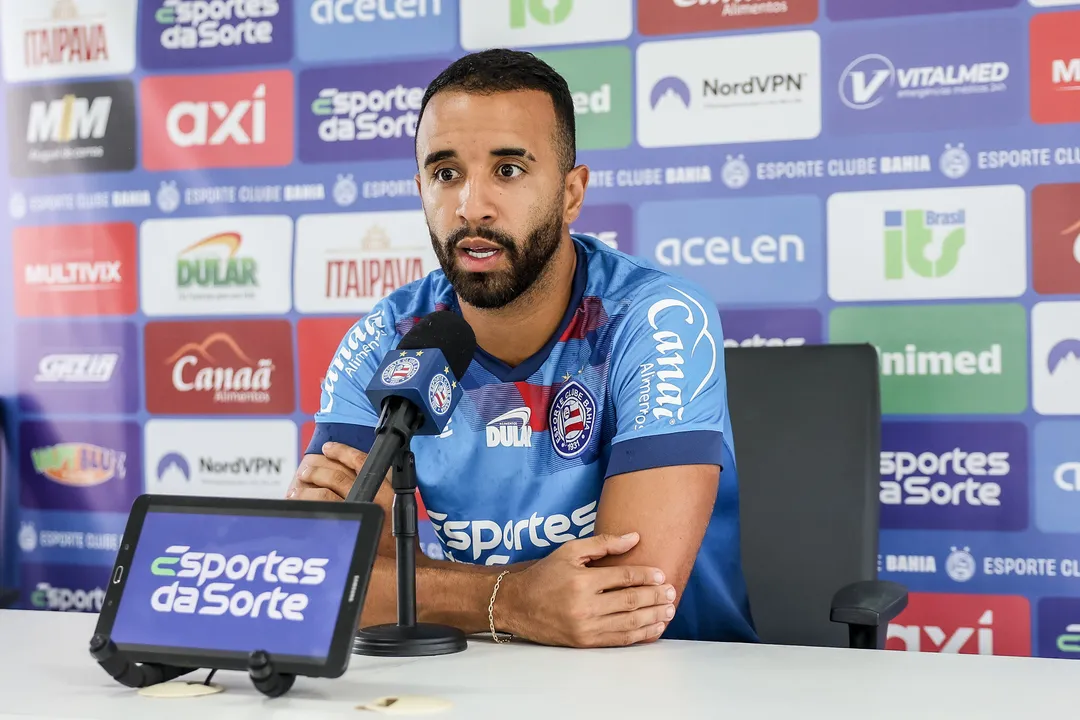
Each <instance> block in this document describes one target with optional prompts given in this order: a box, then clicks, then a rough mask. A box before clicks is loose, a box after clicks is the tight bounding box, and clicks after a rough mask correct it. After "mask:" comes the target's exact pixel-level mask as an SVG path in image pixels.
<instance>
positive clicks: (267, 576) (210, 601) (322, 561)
mask: <svg viewBox="0 0 1080 720" xmlns="http://www.w3.org/2000/svg"><path fill="white" fill-rule="evenodd" d="M329 562H330V559H329V558H325V557H312V558H306V559H305V558H300V557H290V556H283V555H278V554H277V552H276V551H273V550H271V551H270V552H269V553H268V554H266V555H257V556H255V557H254V558H251V557H248V556H247V555H244V554H236V555H232V556H230V557H228V558H226V557H225V556H224V555H222V554H221V553H215V552H200V551H192V550H191V546H189V545H170V546H169V547H167V548H166V549H165V554H164V555H161V556H159V557H156V558H154V560H153V561H152V562H151V563H150V572H151V574H153V575H156V576H158V577H175V578H177V579H176V580H175V581H173V582H172V583H169V584H167V585H162V586H160V587H158V588H157V589H156V590H154V591H153V594H151V596H150V606H151V607H152V608H153V609H154V611H155V612H159V613H184V614H195V613H198V614H199V615H224V614H225V613H229V614H230V615H232V616H233V617H249V618H257V617H260V615H265V617H267V618H270V619H271V620H293V621H302V620H303V619H304V610H305V609H306V608H307V606H308V596H307V594H305V593H303V592H287V591H285V590H284V589H283V588H282V585H287V584H298V585H306V586H317V585H321V584H322V583H323V581H324V580H326V570H325V569H324V568H325V567H326V565H327V563H329ZM223 575H224V576H225V579H224V580H219V578H221V577H222V576H223ZM210 581H214V582H210ZM256 582H258V583H276V584H277V586H276V587H274V588H272V589H271V590H265V591H263V592H260V593H258V594H257V595H256V594H255V593H253V592H252V591H251V590H248V589H243V584H244V583H256Z"/></svg>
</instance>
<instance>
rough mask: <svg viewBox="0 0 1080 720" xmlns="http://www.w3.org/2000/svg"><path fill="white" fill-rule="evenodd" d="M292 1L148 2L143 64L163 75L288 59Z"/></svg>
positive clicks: (141, 30) (143, 29) (144, 16)
mask: <svg viewBox="0 0 1080 720" xmlns="http://www.w3.org/2000/svg"><path fill="white" fill-rule="evenodd" d="M292 5H293V0H242V1H240V2H220V1H219V0H149V1H148V2H145V3H143V11H142V16H141V21H140V23H139V36H140V37H141V38H142V49H141V55H142V64H143V66H144V67H147V68H151V69H155V70H162V69H170V68H189V67H208V66H214V67H228V66H233V65H269V64H273V63H279V62H285V61H287V60H289V58H291V57H292V46H293V37H292V24H293V7H292Z"/></svg>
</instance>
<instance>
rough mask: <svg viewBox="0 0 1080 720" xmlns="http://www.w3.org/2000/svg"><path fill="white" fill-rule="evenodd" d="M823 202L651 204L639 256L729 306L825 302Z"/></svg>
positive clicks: (641, 214)
mask: <svg viewBox="0 0 1080 720" xmlns="http://www.w3.org/2000/svg"><path fill="white" fill-rule="evenodd" d="M821 226H822V223H821V201H820V200H818V198H817V197H812V196H808V195H797V196H787V197H783V198H748V199H743V200H708V199H706V200H679V201H673V202H647V203H644V204H643V205H642V206H641V207H640V208H639V209H638V232H637V239H638V252H639V253H640V254H641V255H643V256H645V257H646V258H648V259H649V260H650V261H652V262H654V263H656V264H658V265H659V266H660V267H662V268H665V269H669V270H671V271H672V272H674V273H677V274H680V275H683V276H684V277H686V278H688V279H690V280H692V281H694V282H696V283H698V284H700V285H701V286H702V287H704V288H707V289H708V291H709V292H710V293H711V295H712V297H713V299H714V300H715V301H716V302H717V303H719V304H721V305H728V306H736V305H746V304H753V303H765V302H770V303H771V302H810V301H813V300H816V299H817V298H819V297H820V296H821V292H822V280H823V274H824V273H823V265H824V248H823V247H822V244H823V239H822V232H821V229H822V228H821Z"/></svg>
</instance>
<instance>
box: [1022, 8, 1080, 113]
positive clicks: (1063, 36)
mask: <svg viewBox="0 0 1080 720" xmlns="http://www.w3.org/2000/svg"><path fill="white" fill-rule="evenodd" d="M1030 28H1031V38H1030V42H1031V118H1032V119H1033V120H1034V121H1035V122H1037V123H1067V122H1078V121H1080V47H1078V46H1077V44H1076V38H1077V37H1078V36H1080V11H1075V12H1057V13H1044V14H1041V15H1036V16H1035V17H1033V18H1032V19H1031V26H1030Z"/></svg>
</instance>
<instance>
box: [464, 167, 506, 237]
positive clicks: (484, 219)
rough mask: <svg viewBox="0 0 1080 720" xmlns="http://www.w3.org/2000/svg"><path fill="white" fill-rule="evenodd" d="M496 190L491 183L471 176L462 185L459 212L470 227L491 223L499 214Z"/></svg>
mask: <svg viewBox="0 0 1080 720" xmlns="http://www.w3.org/2000/svg"><path fill="white" fill-rule="evenodd" d="M495 200H496V192H495V189H494V188H493V187H492V186H491V183H489V182H485V181H484V180H483V179H479V178H470V179H469V180H468V182H466V183H464V184H463V185H462V186H461V195H460V197H459V198H458V208H457V214H458V217H460V218H461V219H462V220H464V221H465V224H466V225H468V226H470V227H475V226H479V225H491V224H492V223H494V222H495V221H496V220H497V219H498V216H499V213H498V209H497V206H496V202H495Z"/></svg>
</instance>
